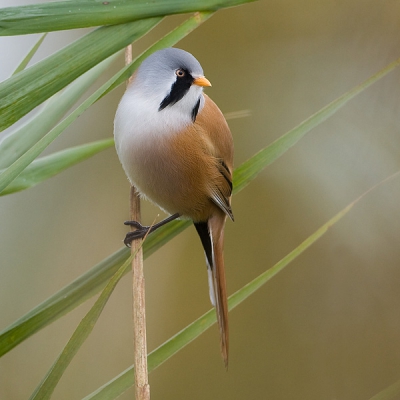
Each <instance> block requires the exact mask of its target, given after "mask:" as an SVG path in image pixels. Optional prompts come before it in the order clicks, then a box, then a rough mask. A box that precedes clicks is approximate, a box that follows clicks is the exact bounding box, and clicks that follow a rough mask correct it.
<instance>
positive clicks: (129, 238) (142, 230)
mask: <svg viewBox="0 0 400 400" xmlns="http://www.w3.org/2000/svg"><path fill="white" fill-rule="evenodd" d="M124 224H125V225H129V226H133V227H135V228H136V230H134V231H133V232H128V233H127V234H126V236H125V239H124V244H125V246H126V247H131V243H132V242H133V241H134V240H137V239H143V238H144V237H145V236H146V234H147V233H148V232H149V229H150V226H143V225H142V224H141V223H139V222H137V221H125V222H124Z"/></svg>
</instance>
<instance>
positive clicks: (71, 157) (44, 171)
mask: <svg viewBox="0 0 400 400" xmlns="http://www.w3.org/2000/svg"><path fill="white" fill-rule="evenodd" d="M113 145H114V139H106V140H99V141H96V142H93V143H88V144H84V145H81V146H76V147H71V148H69V149H66V150H62V151H59V152H57V153H53V154H51V155H49V156H45V157H42V158H38V159H37V160H35V161H33V163H32V164H31V165H29V166H28V167H27V168H26V169H25V170H24V171H23V172H22V174H20V175H19V176H18V177H17V178H16V179H14V180H13V181H12V182H11V185H9V186H7V188H6V189H5V190H4V191H3V192H1V193H0V196H4V195H6V194H11V193H15V192H19V191H21V190H24V189H28V188H30V187H32V186H35V185H37V184H38V183H40V182H42V181H44V180H46V179H49V178H51V177H52V176H54V175H57V174H59V173H60V172H62V171H64V170H65V169H67V168H69V167H71V166H73V165H75V164H77V163H79V162H81V161H83V160H86V159H87V158H89V157H92V156H94V155H95V154H97V153H99V152H100V151H103V150H105V149H108V148H109V147H111V146H113ZM0 172H1V171H0Z"/></svg>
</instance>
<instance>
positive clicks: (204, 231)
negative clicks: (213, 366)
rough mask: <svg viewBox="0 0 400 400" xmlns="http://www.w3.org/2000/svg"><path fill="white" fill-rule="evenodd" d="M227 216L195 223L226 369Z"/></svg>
mask: <svg viewBox="0 0 400 400" xmlns="http://www.w3.org/2000/svg"><path fill="white" fill-rule="evenodd" d="M225 220H226V216H225V215H224V214H223V213H218V214H214V215H213V216H212V217H211V218H210V219H209V220H208V221H207V222H205V223H195V227H196V229H197V232H198V234H199V236H200V239H201V242H202V244H203V247H204V252H205V254H206V260H207V267H208V273H209V285H210V299H211V303H212V304H213V305H214V306H215V309H216V312H217V320H218V327H219V332H220V343H221V353H222V358H223V360H224V364H225V367H226V368H227V367H228V357H229V326H228V300H227V294H226V280H225V265H224V227H225Z"/></svg>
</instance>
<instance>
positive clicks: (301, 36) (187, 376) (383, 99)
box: [0, 0, 400, 400]
mask: <svg viewBox="0 0 400 400" xmlns="http://www.w3.org/2000/svg"><path fill="white" fill-rule="evenodd" d="M2 3H4V5H3V6H8V5H14V4H15V5H16V4H28V3H33V1H32V2H27V1H26V2H24V3H22V2H15V1H11V0H9V1H5V0H3V2H2ZM183 19H184V17H182V16H179V17H173V18H169V19H167V20H165V21H164V22H163V23H162V24H161V25H159V26H158V27H157V28H156V29H155V30H154V31H153V32H152V33H151V34H150V35H149V36H148V37H147V38H145V39H143V40H142V41H141V42H140V43H138V44H137V45H136V46H135V48H134V49H135V51H137V52H138V51H140V50H141V49H143V48H145V47H146V46H147V45H148V44H150V43H152V41H154V40H156V39H157V38H159V37H160V35H162V34H163V33H165V32H167V31H168V30H169V29H170V28H172V27H173V26H175V25H176V23H178V22H179V21H181V20H183ZM399 20H400V4H399V2H397V1H393V0H387V1H383V0H382V1H376V0H363V1H362V0H350V1H340V0H339V1H323V2H321V1H317V0H315V1H311V0H309V1H296V0H287V1H260V2H256V3H252V4H249V5H245V6H241V7H237V8H232V9H228V10H225V11H220V12H218V13H217V15H215V16H214V17H213V18H212V19H210V20H209V21H208V22H206V23H205V24H204V25H203V26H201V27H200V28H199V29H197V30H196V31H195V32H193V33H192V34H191V35H190V36H189V37H187V38H186V39H184V40H183V41H182V42H180V43H179V44H178V47H181V48H183V49H185V50H188V51H190V52H192V53H193V54H194V55H195V56H196V57H197V58H198V59H199V61H200V62H201V64H202V66H203V69H204V71H205V73H206V76H207V77H208V78H209V79H210V81H211V82H212V83H213V87H212V88H210V89H207V93H208V94H209V95H210V96H211V97H212V98H213V99H214V100H215V101H216V103H217V104H218V105H219V106H220V108H221V109H222V111H223V112H232V111H239V110H248V109H249V110H251V116H250V117H247V118H242V119H234V120H231V121H229V123H230V127H231V130H232V134H233V136H234V140H235V148H236V156H235V163H236V166H238V165H240V164H241V163H242V162H243V161H245V160H246V159H248V158H249V157H250V156H252V155H253V154H254V153H255V152H256V151H258V150H259V149H261V148H262V147H264V146H266V145H268V144H269V143H271V142H272V141H273V140H274V139H276V138H278V137H279V136H281V135H282V134H283V133H285V132H286V131H288V130H289V129H290V128H292V127H294V126H296V125H297V124H299V123H300V122H301V121H302V120H304V119H305V118H307V117H308V116H310V115H311V114H312V113H314V112H316V111H318V110H319V109H320V108H322V107H323V106H325V105H326V104H328V103H329V102H330V101H332V100H334V99H335V98H337V97H338V96H340V95H341V94H343V93H344V92H346V91H347V90H349V89H351V88H352V87H354V86H355V85H357V84H359V83H360V82H362V81H363V80H365V79H366V78H368V77H369V76H371V75H372V74H374V73H376V72H377V71H378V70H380V69H381V68H383V67H384V66H386V65H387V64H388V63H389V62H391V61H393V60H394V59H396V58H397V57H399V56H400V46H399V45H400V39H399V38H400V25H399ZM85 32H86V31H84V30H82V31H77V32H59V33H53V34H50V35H49V36H48V37H47V38H46V40H45V42H44V45H43V47H42V48H41V50H40V51H39V53H38V55H37V57H35V61H37V60H38V59H40V58H43V57H45V56H46V55H48V54H51V53H52V52H54V51H55V50H56V49H58V48H59V47H60V46H62V45H65V44H67V43H69V42H70V41H72V40H75V39H76V38H77V37H79V36H80V35H81V34H83V33H85ZM0 39H1V40H0V46H1V54H2V56H1V58H2V61H1V65H0V73H1V78H2V79H5V78H6V77H8V76H9V75H10V73H11V72H12V70H13V68H14V67H15V66H16V65H17V63H18V62H19V61H20V60H21V59H22V57H23V56H24V55H25V54H26V52H27V50H28V49H29V48H30V47H31V45H32V44H33V43H34V42H35V41H36V39H37V36H32V37H30V36H29V37H17V38H0ZM122 64H123V59H122V58H121V60H120V62H119V65H115V68H114V70H113V71H110V73H109V74H108V76H111V73H112V72H115V71H116V70H117V68H118V67H120V66H122ZM399 77H400V71H399V70H397V71H395V72H393V73H391V74H390V75H389V76H387V77H385V78H384V79H383V80H381V81H379V82H378V83H377V84H375V85H374V86H373V87H371V88H370V89H368V90H367V91H366V92H364V93H363V94H361V95H360V96H358V97H357V98H356V99H354V100H352V101H351V102H350V103H349V104H348V105H347V106H346V107H345V108H344V109H342V110H341V111H339V112H338V113H337V114H336V115H335V116H334V117H332V118H330V119H329V120H328V121H327V122H325V123H324V124H322V125H321V126H319V127H318V128H316V129H314V130H313V131H311V132H310V133H309V134H308V135H307V136H306V137H305V138H304V139H302V140H301V141H300V142H299V143H298V144H297V145H296V146H295V147H294V148H292V149H291V150H290V151H289V152H287V153H286V154H285V155H284V156H283V157H281V158H280V159H279V160H278V161H276V162H275V163H274V164H273V165H271V166H269V167H268V168H267V169H266V170H265V171H264V172H263V173H262V174H261V175H260V176H259V177H258V178H257V179H256V180H255V181H254V182H252V183H251V185H250V186H248V187H247V188H246V189H245V190H244V191H243V192H241V193H240V194H238V195H236V196H235V197H234V199H233V207H234V212H235V217H236V222H235V223H231V222H228V223H227V229H226V249H225V258H226V265H227V279H228V289H229V293H233V292H234V291H236V290H237V289H239V288H240V287H242V286H243V285H244V284H246V283H247V282H248V281H250V280H251V279H252V278H254V277H256V276H257V275H258V274H260V273H261V272H263V271H265V270H266V269H268V268H270V267H271V266H273V265H274V264H275V263H276V262H277V261H278V260H280V259H281V258H282V257H283V256H285V255H286V254H287V253H288V252H289V251H291V250H292V249H293V248H294V247H296V246H297V245H298V244H299V243H301V242H302V241H303V240H304V239H305V238H307V237H308V236H309V235H310V234H312V233H313V232H314V231H315V230H316V229H317V228H318V227H319V226H321V225H322V224H323V223H324V222H326V221H327V220H328V219H329V218H331V217H332V216H333V215H334V214H335V213H337V212H338V211H339V210H341V209H342V208H344V207H345V206H346V205H347V204H348V203H350V202H351V201H352V200H354V199H355V198H356V197H357V196H358V195H360V194H361V193H363V192H364V191H365V190H366V189H368V188H369V187H371V186H373V185H374V184H375V183H377V182H379V181H381V180H382V179H384V178H385V177H387V176H388V175H390V174H392V173H393V172H395V171H397V170H398V169H399V168H400V161H399V153H400V136H399V129H400V122H399ZM105 79H106V77H103V78H102V81H104V80H105ZM122 92H123V88H122V87H121V88H120V89H118V90H116V91H114V92H113V93H111V94H110V95H108V96H107V97H106V98H103V99H102V100H101V101H100V102H99V103H98V104H96V105H95V106H94V107H92V108H91V109H90V110H89V111H88V112H86V113H85V114H84V115H83V116H82V117H80V119H79V121H77V122H76V123H75V124H73V125H72V126H71V127H70V128H69V129H68V131H66V132H65V133H64V134H63V135H62V136H61V137H60V138H59V139H58V140H57V141H56V142H55V143H54V144H53V145H52V146H51V148H50V149H49V151H48V152H50V151H55V150H58V149H62V148H65V147H67V146H72V145H76V144H80V143H85V142H89V141H92V140H96V139H101V138H107V137H110V136H111V135H112V129H113V117H114V113H115V110H116V107H117V103H118V101H119V99H120V97H121V95H122ZM128 195H129V185H128V182H127V180H126V178H125V176H124V173H123V171H122V169H121V167H120V165H119V162H118V160H117V157H116V154H115V152H114V150H113V149H112V150H108V151H106V152H104V153H102V154H100V155H98V156H96V157H94V158H92V159H90V160H88V161H86V162H84V163H82V164H80V165H78V166H75V167H73V168H71V169H70V170H68V171H66V172H64V173H63V174H61V175H59V176H57V177H56V178H53V179H51V180H49V181H47V182H45V183H43V184H41V185H39V186H37V187H35V188H33V189H31V190H29V191H25V192H22V193H19V194H15V195H12V196H7V197H4V198H1V199H0V220H1V224H0V304H1V307H0V328H1V329H2V328H4V327H6V326H7V325H9V324H10V323H12V322H13V321H14V320H16V319H17V318H18V317H20V316H22V315H23V314H24V313H26V312H27V311H29V310H30V309H31V308H33V307H34V306H35V305H37V304H38V303H39V302H41V301H43V300H44V299H46V298H47V297H48V296H50V295H52V294H53V293H55V292H56V291H58V290H59V289H61V288H62V287H63V286H65V285H66V284H68V283H69V282H71V281H72V280H73V279H74V278H76V277H78V276H79V275H81V274H82V273H84V272H85V271H87V270H88V269H89V268H90V267H91V266H93V265H94V264H96V263H97V262H99V261H101V260H102V259H103V258H104V257H106V256H107V255H109V254H110V253H112V252H114V251H116V250H117V249H119V248H120V247H121V246H122V239H123V237H124V235H125V232H126V228H125V227H124V226H123V224H122V222H123V221H124V220H125V219H127V217H128ZM399 198H400V182H399V180H395V181H392V182H390V183H388V184H386V185H385V186H383V187H381V188H379V189H378V190H376V191H375V192H373V193H371V194H370V195H368V197H366V198H365V199H364V200H363V201H362V202H361V203H359V204H358V205H357V206H356V208H355V209H354V210H353V211H351V213H350V214H348V216H346V217H345V219H344V220H342V221H341V222H340V223H339V224H337V225H336V226H334V227H333V228H332V229H330V231H329V232H328V233H327V234H326V235H325V236H324V237H323V238H322V239H321V240H319V241H318V242H317V243H316V244H315V245H313V246H312V248H310V249H309V250H308V251H307V252H306V253H304V254H303V255H302V256H300V257H299V258H298V259H297V260H296V261H295V262H293V263H292V264H291V265H289V266H288V267H287V268H286V269H285V270H284V271H283V272H282V273H280V274H279V275H278V276H276V277H275V278H273V279H272V280H271V281H270V282H268V283H267V284H266V285H265V286H264V287H263V288H262V289H261V290H259V291H258V292H257V293H256V294H255V295H253V296H252V297H251V298H249V299H248V300H247V301H246V302H245V303H243V304H242V305H240V306H239V307H237V308H236V309H235V310H234V311H233V312H232V313H231V314H230V322H231V357H230V365H229V371H228V372H226V371H225V369H224V367H223V363H222V361H221V358H220V354H219V343H218V333H217V328H216V327H215V326H214V327H213V328H212V329H210V330H209V331H207V332H206V333H205V334H204V335H202V336H201V337H200V338H199V339H198V340H196V341H194V342H192V343H191V344H190V345H189V346H187V347H186V348H185V349H184V350H183V351H181V352H180V353H179V354H177V355H175V356H174V357H173V358H172V359H170V360H169V361H168V362H167V363H165V364H164V365H162V366H161V367H160V368H158V369H157V370H156V371H154V372H153V373H152V374H151V375H150V384H151V391H152V398H153V399H163V400H169V399H192V400H199V399H231V400H239V399H273V400H286V399H309V400H314V399H315V400H317V399H318V400H325V399H326V400H334V399H341V400H358V399H359V400H362V399H368V398H370V397H371V396H373V395H374V394H376V393H377V392H379V391H380V390H382V389H384V388H385V387H387V386H389V385H390V384H392V383H393V382H395V381H396V380H398V379H400V346H399V341H400V312H399V310H400V290H399V286H400V269H399V264H400V262H399V259H400V243H399V232H400V228H399V224H400V215H399V213H400V204H399ZM159 213H160V211H159V210H158V209H157V208H156V207H153V206H151V205H150V204H149V203H143V219H144V221H145V222H147V223H150V222H152V221H153V219H154V218H155V217H156V216H157V215H158V214H159ZM162 217H163V215H160V216H159V218H162ZM145 273H146V284H147V310H148V311H147V312H148V342H149V350H152V349H154V348H155V347H157V346H158V345H160V344H161V343H162V342H164V341H165V340H166V339H168V338H169V337H170V336H171V335H173V334H174V333H176V332H177V331H179V330H180V329H182V328H183V327H184V326H186V325H187V324H188V323H190V322H191V321H193V320H194V319H196V318H197V317H198V316H200V315H201V314H202V313H204V312H205V311H207V310H208V309H209V308H210V304H209V299H208V289H207V277H206V268H205V261H204V258H203V252H202V249H201V246H200V242H199V240H198V238H197V237H196V233H195V231H194V229H193V228H190V229H188V230H187V231H185V232H184V233H183V234H181V235H180V236H179V237H177V238H175V239H174V240H173V241H171V242H170V243H169V244H168V245H166V246H164V247H163V248H162V249H161V250H159V251H158V252H157V253H156V254H154V255H153V256H151V257H150V258H149V259H148V260H147V261H146V263H145ZM130 290H131V289H130V276H126V277H125V278H124V279H123V280H122V282H121V283H120V284H119V285H118V287H117V289H116V291H115V293H114V294H113V296H112V298H111V300H110V302H109V304H108V305H107V307H106V309H105V311H104V313H103V315H102V317H101V318H100V320H99V322H98V324H97V325H96V327H95V329H94V331H93V334H92V335H91V336H90V338H89V340H88V341H87V342H86V343H85V344H84V346H83V348H82V349H81V351H80V352H79V353H78V355H77V357H76V358H75V359H74V361H73V362H72V364H71V365H70V367H69V368H68V370H67V372H66V373H65V375H64V377H63V379H62V380H61V382H60V384H59V386H58V387H57V389H56V392H55V394H54V398H55V399H79V398H82V397H83V396H85V395H87V394H89V393H91V392H92V391H93V390H95V389H96V388H97V387H99V386H100V385H102V384H104V383H105V382H107V381H108V380H109V379H111V378H113V377H114V376H115V375H116V374H118V373H120V372H121V371H122V370H124V369H125V368H127V367H128V366H129V365H131V364H132V326H131V303H132V301H131V292H130ZM91 304H93V302H92V301H90V302H88V303H85V304H84V305H83V306H81V307H79V308H78V309H77V310H75V311H74V312H72V313H70V314H68V315H67V316H66V317H64V318H62V319H61V320H59V321H57V322H56V323H54V324H52V325H51V326H49V327H48V328H46V329H44V330H42V331H41V332H39V333H37V334H36V335H34V336H33V337H31V338H30V339H28V340H27V341H25V342H24V343H22V344H21V345H20V346H18V347H17V348H16V349H14V350H12V351H11V352H10V353H9V354H7V355H6V356H4V357H3V358H2V359H1V360H0V398H1V399H9V400H14V399H15V400H16V399H25V398H27V397H28V396H29V394H30V393H31V392H32V391H33V389H34V387H35V386H36V385H37V384H38V382H39V381H40V379H42V377H43V376H44V374H45V373H46V371H47V370H48V368H49V367H50V365H51V364H52V362H53V361H54V359H55V358H56V356H57V355H58V354H59V352H60V351H61V349H62V347H63V346H64V345H65V343H66V341H67V340H68V338H69V337H70V335H71V334H72V332H73V330H74V329H75V327H76V325H77V324H78V322H79V321H80V319H81V318H82V317H83V315H84V314H85V313H86V312H87V310H88V309H89V307H90V306H91ZM132 397H133V391H132V390H130V391H128V392H126V393H125V394H124V395H123V396H122V397H121V399H131V398H132Z"/></svg>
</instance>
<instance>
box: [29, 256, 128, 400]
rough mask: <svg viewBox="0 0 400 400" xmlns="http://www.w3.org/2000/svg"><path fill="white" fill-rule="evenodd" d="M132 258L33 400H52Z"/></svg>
mask: <svg viewBox="0 0 400 400" xmlns="http://www.w3.org/2000/svg"><path fill="white" fill-rule="evenodd" d="M131 260H132V256H131V257H129V258H128V259H127V260H126V261H125V263H124V264H123V265H122V266H121V267H120V268H119V269H118V271H117V272H116V273H115V274H114V275H113V277H112V278H111V279H110V281H109V282H108V283H107V285H106V287H105V288H104V289H103V291H102V293H101V294H100V296H99V298H98V299H97V300H96V302H95V303H94V305H93V307H92V308H91V309H90V310H89V312H88V313H87V314H86V315H85V316H84V318H83V319H82V321H81V322H80V323H79V325H78V327H77V328H76V330H75V332H74V333H73V334H72V336H71V338H70V339H69V341H68V343H67V345H66V346H65V347H64V349H63V351H62V352H61V354H60V355H59V356H58V358H57V360H56V361H55V362H54V364H53V365H52V366H51V368H50V369H49V371H48V372H47V374H46V376H45V377H44V378H43V380H42V382H41V383H40V384H39V386H38V387H37V388H36V389H35V391H34V392H33V394H32V396H31V397H30V399H31V400H39V399H40V400H45V399H50V397H51V395H52V393H53V391H54V389H55V387H56V385H57V383H58V382H59V380H60V379H61V377H62V375H63V373H64V371H65V370H66V369H67V367H68V365H69V364H70V362H71V361H72V359H73V358H74V356H75V354H76V353H77V352H78V350H79V349H80V347H81V346H82V344H83V343H84V342H85V340H86V339H87V338H88V336H89V335H90V333H91V332H92V330H93V328H94V325H95V324H96V322H97V320H98V319H99V317H100V314H101V312H102V311H103V309H104V307H105V305H106V304H107V301H108V299H109V298H110V296H111V294H112V292H113V291H114V289H115V287H116V286H117V283H118V282H119V281H120V279H121V278H122V276H123V275H124V271H125V269H126V268H127V267H129V265H130V261H131Z"/></svg>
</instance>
